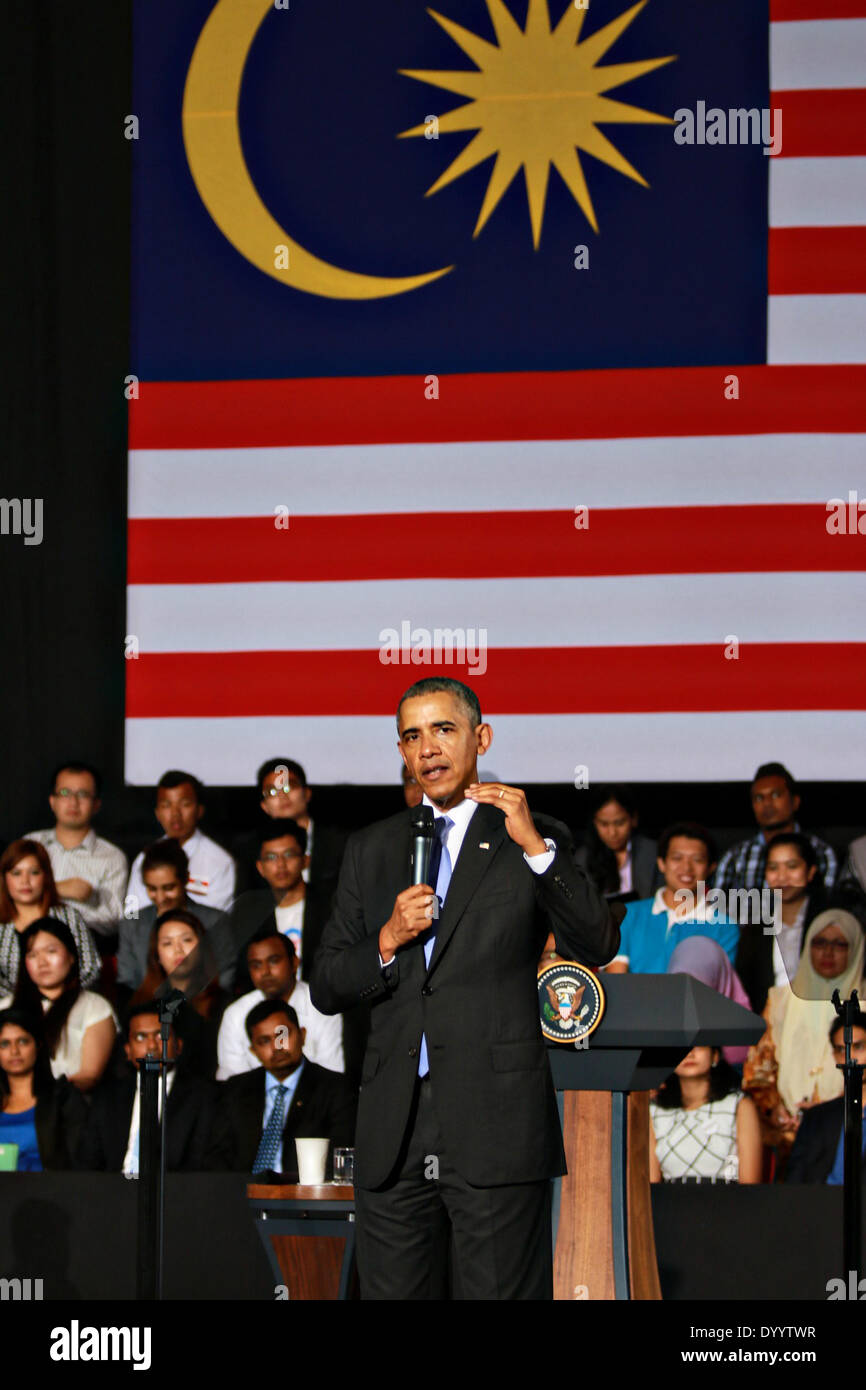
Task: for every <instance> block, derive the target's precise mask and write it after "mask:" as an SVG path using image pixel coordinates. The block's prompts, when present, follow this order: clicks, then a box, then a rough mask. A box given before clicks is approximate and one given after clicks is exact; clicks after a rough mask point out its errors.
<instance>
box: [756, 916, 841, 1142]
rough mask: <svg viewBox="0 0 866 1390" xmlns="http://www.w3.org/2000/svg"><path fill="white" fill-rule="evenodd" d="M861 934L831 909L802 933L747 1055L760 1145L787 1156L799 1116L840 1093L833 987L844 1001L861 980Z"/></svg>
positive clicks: (769, 998)
mask: <svg viewBox="0 0 866 1390" xmlns="http://www.w3.org/2000/svg"><path fill="white" fill-rule="evenodd" d="M863 954H864V953H863V929H862V928H861V926H860V923H859V922H858V921H857V918H856V917H853V916H852V915H851V913H850V912H842V911H839V910H837V909H835V908H829V909H828V910H827V911H826V912H822V913H819V915H818V916H817V917H816V918H815V920H814V922H812V924H811V926H810V927H809V928H808V930H807V932H806V941H805V945H804V946H803V954H802V956H801V957H800V964H799V966H798V967H797V973H796V975H795V976H794V979H793V982H792V984H790V985H773V986H772V988H771V989H770V991H769V993H768V995H767V1002H766V1005H765V1006H764V1018H765V1020H766V1023H767V1031H766V1033H765V1034H764V1036H763V1038H762V1039H761V1041H760V1042H759V1043H757V1044H756V1045H755V1046H754V1047H753V1048H752V1049H751V1050H750V1052H749V1056H748V1058H747V1059H746V1065H745V1067H744V1069H743V1090H744V1091H747V1092H748V1094H749V1095H750V1096H752V1097H753V1098H754V1101H755V1104H756V1105H757V1107H758V1110H759V1111H760V1113H761V1123H762V1128H763V1135H764V1143H765V1144H766V1145H768V1147H771V1148H775V1149H777V1150H778V1152H779V1155H780V1157H786V1156H787V1154H788V1153H789V1152H790V1148H791V1144H792V1143H793V1140H794V1134H795V1132H796V1129H797V1125H798V1124H799V1120H800V1111H801V1110H802V1109H803V1108H805V1107H807V1106H809V1105H814V1104H815V1103H816V1102H818V1101H826V1100H832V1099H833V1098H834V1097H835V1096H838V1095H841V1093H842V1073H841V1072H840V1071H837V1070H836V1059H835V1057H834V1055H833V1049H832V1047H831V1045H830V1040H829V1037H828V1030H829V1028H830V1024H831V1023H832V1022H833V1020H834V1018H835V1017H836V1010H835V1009H834V1007H833V1004H832V1003H831V998H832V994H833V990H834V989H838V990H839V993H840V994H841V996H842V998H843V999H845V998H847V997H848V996H849V995H850V993H851V990H852V989H857V990H860V989H861V988H862V980H863Z"/></svg>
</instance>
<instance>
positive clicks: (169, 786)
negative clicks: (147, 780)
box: [156, 767, 204, 806]
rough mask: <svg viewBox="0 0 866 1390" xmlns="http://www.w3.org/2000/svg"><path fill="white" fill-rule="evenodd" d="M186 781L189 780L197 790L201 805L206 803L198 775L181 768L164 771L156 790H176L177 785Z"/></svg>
mask: <svg viewBox="0 0 866 1390" xmlns="http://www.w3.org/2000/svg"><path fill="white" fill-rule="evenodd" d="M184 782H188V783H189V785H190V786H191V787H192V789H193V791H194V792H195V799H196V801H197V802H198V804H199V806H201V805H203V804H204V787H203V786H202V784H201V782H200V781H199V780H198V778H197V777H194V776H193V774H192V773H191V772H181V770H180V768H177V767H173V768H171V769H170V770H169V771H168V772H164V773H163V774H162V776H161V777H160V779H159V781H158V782H157V784H156V790H157V791H158V792H160V791H167V792H169V791H174V789H175V787H182V786H183V784H184Z"/></svg>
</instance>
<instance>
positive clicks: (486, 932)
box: [310, 804, 624, 1188]
mask: <svg viewBox="0 0 866 1390" xmlns="http://www.w3.org/2000/svg"><path fill="white" fill-rule="evenodd" d="M410 816H411V812H410V811H409V810H405V811H403V812H401V813H400V814H399V815H396V816H393V817H391V818H390V819H389V820H386V821H380V822H379V823H378V824H376V825H372V826H369V827H368V828H367V829H365V830H361V831H359V832H358V833H357V834H355V835H353V836H352V837H351V839H350V840H349V843H348V846H347V848H346V857H345V859H344V861H343V869H342V872H341V874H340V882H339V886H338V889H337V896H336V899H335V904H334V911H333V914H332V916H331V919H330V921H329V923H328V925H327V927H326V928H325V934H324V936H323V938H322V944H321V946H320V948H319V952H318V955H317V957H316V962H315V965H314V967H313V972H312V976H311V978H310V990H311V993H312V998H313V1003H314V1004H315V1006H316V1008H318V1009H321V1010H322V1012H323V1013H339V1012H340V1011H342V1010H344V1009H348V1008H350V1007H351V1006H352V1005H353V1004H357V1003H358V1002H359V1001H361V1002H367V1001H369V1002H370V1004H371V1005H372V1006H373V1008H372V1017H371V1025H370V1038H369V1042H368V1045H367V1051H366V1055H365V1058H364V1064H363V1069H362V1073H361V1095H360V1101H359V1108H358V1134H357V1154H356V1162H355V1183H356V1185H357V1186H359V1187H364V1188H373V1187H377V1186H379V1185H380V1184H382V1183H384V1182H385V1181H386V1180H387V1178H388V1176H389V1174H390V1172H391V1170H392V1168H393V1167H394V1164H395V1162H396V1159H397V1156H398V1153H399V1150H400V1145H401V1141H402V1139H403V1135H404V1132H405V1130H406V1125H407V1121H408V1117H409V1112H410V1107H411V1104H412V1098H413V1092H414V1088H415V1078H416V1075H417V1070H418V1049H419V1045H420V1042H421V1035H422V1033H425V1034H426V1037H427V1042H428V1048H429V1057H430V1071H431V1078H432V1082H433V1087H434V1094H435V1097H436V1111H437V1117H438V1119H439V1123H440V1126H441V1129H442V1136H443V1142H444V1145H445V1148H446V1150H447V1151H448V1153H449V1156H450V1158H451V1161H452V1162H453V1164H454V1166H455V1168H456V1169H457V1171H458V1173H460V1175H461V1176H462V1177H464V1178H465V1179H466V1180H467V1181H468V1182H470V1183H472V1184H473V1185H476V1186H482V1187H483V1186H494V1185H496V1184H501V1183H518V1182H532V1181H537V1180H540V1179H544V1178H548V1177H554V1176H556V1175H557V1174H559V1173H562V1172H564V1171H565V1160H564V1154H563V1149H562V1136H561V1131H560V1126H559V1117H558V1113H557V1108H556V1097H555V1094H554V1090H553V1084H552V1081H551V1077H550V1068H549V1066H548V1061H547V1054H546V1051H545V1046H544V1041H543V1039H542V1035H541V1029H540V1026H539V1019H538V992H537V987H536V974H537V966H538V958H539V955H540V954H541V950H542V948H543V945H544V942H545V940H546V938H547V935H548V933H549V932H551V931H552V932H553V933H554V936H555V939H556V945H557V950H558V951H559V953H560V954H561V955H563V956H565V957H566V958H568V959H577V960H583V961H585V962H586V963H587V964H603V963H605V962H606V961H609V960H610V959H611V958H612V957H613V956H614V955H616V951H617V947H618V946H619V922H620V921H621V919H622V916H623V913H624V909H623V908H621V907H619V906H614V907H611V906H609V905H608V904H607V903H605V901H604V899H603V898H602V897H601V896H600V895H599V894H598V893H597V892H596V890H595V888H593V886H592V884H591V883H590V882H589V879H588V878H587V877H586V875H585V874H584V873H583V872H582V871H581V870H580V869H578V868H577V866H576V865H575V863H574V860H573V858H572V856H571V855H570V854H567V853H563V852H562V851H560V850H559V848H558V847H557V851H556V854H555V857H554V859H553V862H552V864H551V865H550V866H549V867H548V869H547V870H546V872H545V873H543V874H534V873H533V872H532V870H531V869H530V868H529V866H528V865H527V864H526V862H525V860H524V857H523V852H522V851H521V850H520V849H519V848H518V846H517V845H516V844H515V843H514V842H513V840H511V839H510V838H509V836H508V835H507V833H506V831H505V825H504V816H503V813H502V812H501V811H499V810H497V808H496V807H495V806H487V805H484V804H479V805H478V807H477V809H476V811H475V813H474V815H473V816H472V819H471V821H470V823H469V827H468V829H467V832H466V836H465V838H464V840H463V844H462V846H461V850H460V854H459V857H458V859H457V863H456V865H455V866H454V874H453V877H452V880H451V886H450V888H449V891H448V897H447V899H446V902H445V907H444V909H443V912H442V916H441V918H440V920H439V923H438V929H437V937H436V945H435V948H434V951H433V955H432V958H431V961H430V968H429V970H428V969H427V968H426V967H425V963H424V953H423V948H422V946H421V945H420V943H418V942H415V943H413V944H412V945H411V946H407V947H404V948H403V949H402V950H401V951H399V952H398V953H397V956H396V958H395V961H394V963H393V964H392V965H390V966H389V967H388V968H387V969H386V970H384V971H383V970H382V969H381V967H380V965H379V939H378V938H379V930H380V928H381V927H382V925H383V924H384V923H385V922H386V921H387V920H388V918H389V917H390V915H391V912H392V910H393V906H394V900H395V898H396V897H397V894H398V893H400V892H401V891H402V890H403V889H404V888H405V887H406V886H407V882H408V877H409V872H408V865H409V840H410V828H409V824H410Z"/></svg>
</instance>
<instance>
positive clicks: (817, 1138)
mask: <svg viewBox="0 0 866 1390" xmlns="http://www.w3.org/2000/svg"><path fill="white" fill-rule="evenodd" d="M844 1123H845V1102H844V1100H843V1099H842V1097H841V1096H840V1097H839V1098H838V1099H837V1100H827V1101H825V1102H824V1104H823V1105H816V1106H813V1108H812V1109H811V1110H804V1111H803V1118H802V1120H801V1121H800V1128H799V1129H798V1130H797V1137H796V1139H795V1140H794V1147H793V1148H792V1149H791V1157H790V1158H789V1159H788V1163H787V1166H786V1168H785V1173H784V1177H783V1179H782V1181H783V1182H786V1183H790V1182H826V1181H827V1178H828V1176H829V1174H830V1169H831V1168H832V1167H833V1160H834V1158H835V1157H836V1149H837V1147H838V1145H839V1136H840V1134H841V1133H842V1127H843V1125H844Z"/></svg>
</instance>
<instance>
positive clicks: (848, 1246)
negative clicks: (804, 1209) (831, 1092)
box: [832, 989, 864, 1296]
mask: <svg viewBox="0 0 866 1390" xmlns="http://www.w3.org/2000/svg"><path fill="white" fill-rule="evenodd" d="M832 998H833V1007H834V1008H835V1010H836V1013H837V1014H838V1015H839V1017H840V1018H841V1019H842V1023H843V1040H844V1043H845V1061H844V1062H837V1063H836V1065H837V1067H838V1069H839V1071H841V1073H842V1076H843V1079H844V1082H845V1131H844V1132H845V1139H844V1155H845V1180H844V1189H843V1192H844V1195H843V1199H842V1251H843V1258H844V1261H845V1263H844V1266H843V1268H844V1270H845V1277H846V1278H847V1279H848V1280H850V1278H851V1273H850V1272H851V1271H852V1270H853V1271H854V1279H855V1282H854V1285H853V1287H854V1288H857V1287H858V1285H859V1281H860V1250H861V1230H860V1195H861V1192H860V1170H861V1166H862V1156H863V1070H864V1068H863V1067H862V1066H861V1064H860V1063H859V1062H855V1061H854V1060H853V1058H852V1056H851V1040H852V1039H851V1027H852V1018H853V1016H854V1014H856V1013H857V1012H858V1010H859V1008H860V1001H859V1000H858V998H857V991H856V989H855V990H852V991H851V998H850V999H846V1000H844V1002H843V1001H842V999H841V997H840V995H839V991H838V989H834V991H833V996H832ZM855 1296H856V1295H855Z"/></svg>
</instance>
